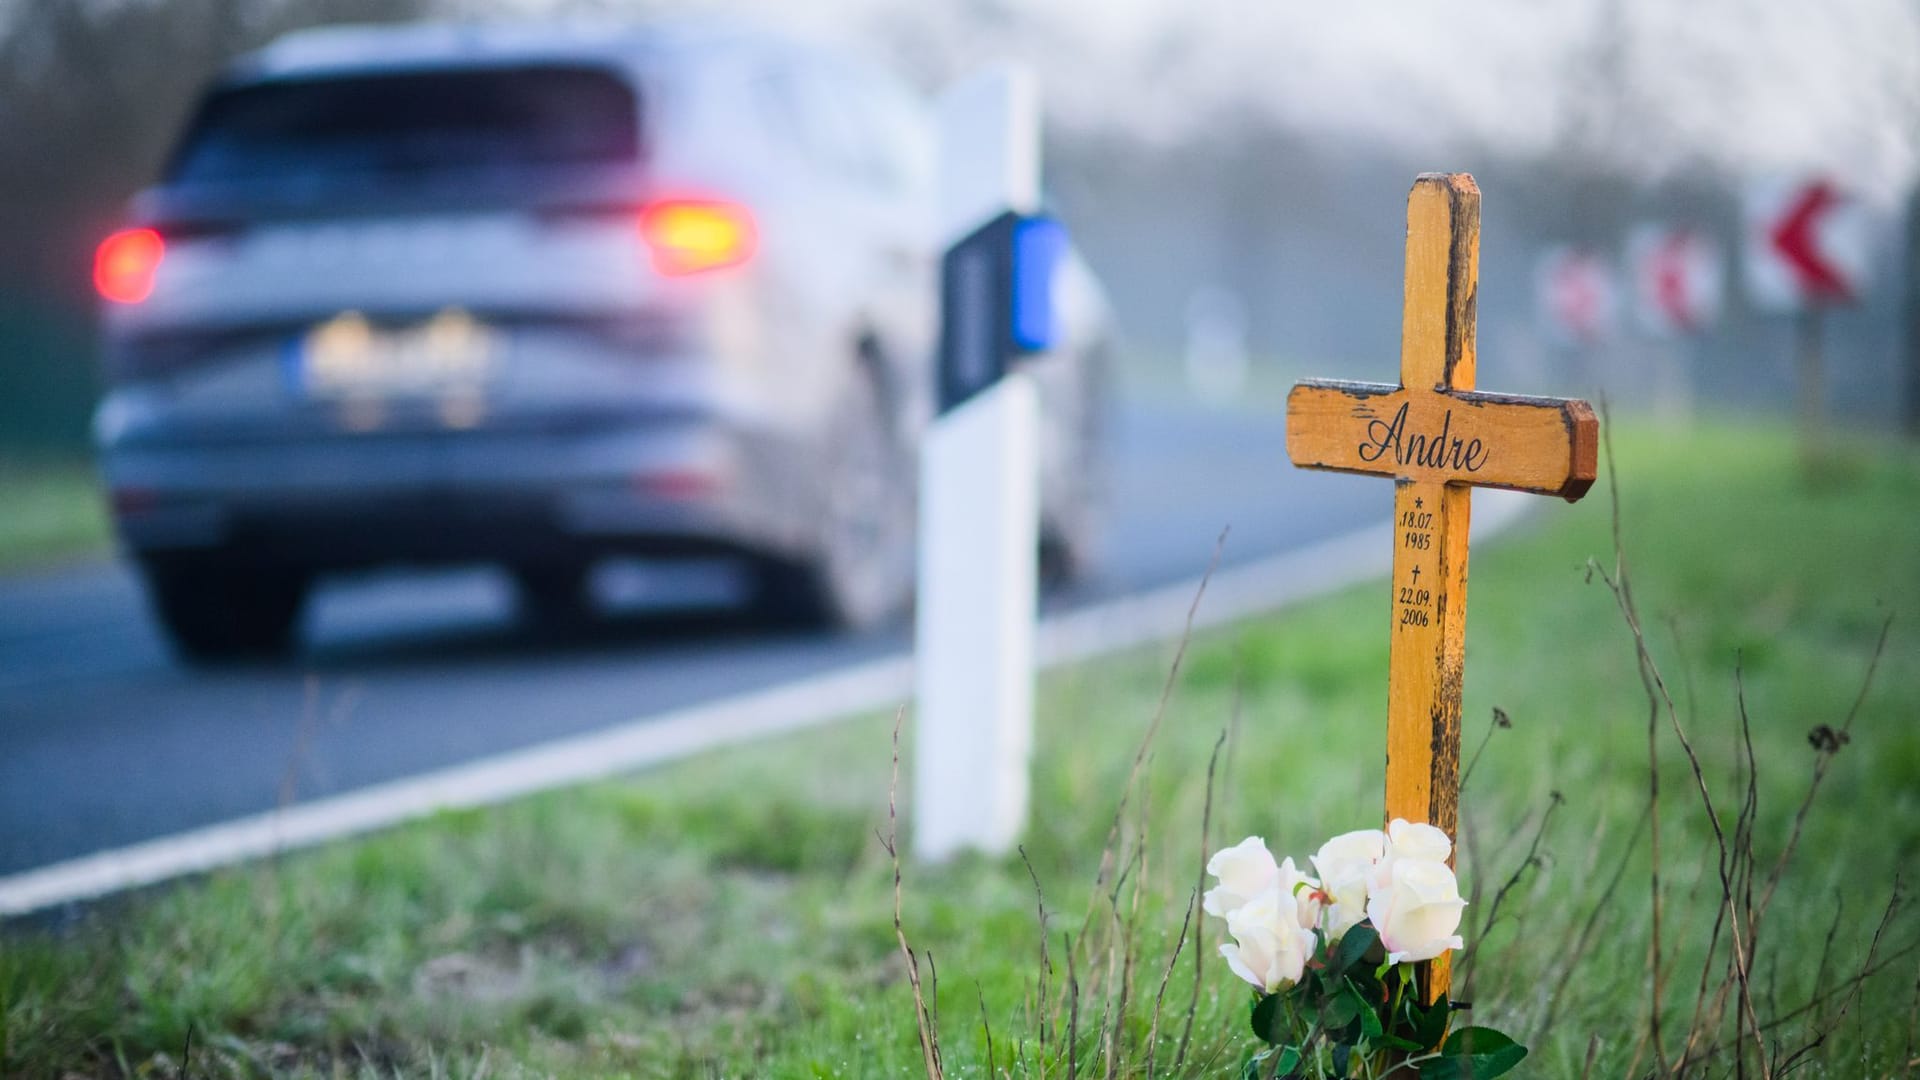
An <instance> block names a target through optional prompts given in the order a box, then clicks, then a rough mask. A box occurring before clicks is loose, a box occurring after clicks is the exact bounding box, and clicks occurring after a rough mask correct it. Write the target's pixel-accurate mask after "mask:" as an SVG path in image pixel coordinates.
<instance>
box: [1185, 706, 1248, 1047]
mask: <svg viewBox="0 0 1920 1080" xmlns="http://www.w3.org/2000/svg"><path fill="white" fill-rule="evenodd" d="M1236 685H1238V683H1237V680H1236ZM1236 700H1237V699H1236ZM1236 708H1237V705H1236ZM1226 745H1227V732H1225V731H1222V732H1221V733H1220V737H1219V738H1218V739H1215V740H1214V741H1213V753H1212V754H1211V755H1210V756H1208V758H1207V797H1206V801H1205V802H1203V803H1202V804H1201V807H1200V873H1199V876H1198V877H1197V878H1196V880H1195V881H1194V886H1193V894H1194V896H1196V897H1198V896H1200V895H1202V894H1203V893H1204V892H1205V891H1206V888H1207V861H1208V855H1207V846H1208V844H1209V843H1211V830H1212V828H1213V775H1214V770H1215V768H1217V767H1218V766H1219V764H1220V751H1221V748H1223V747H1225V746H1226ZM1194 903H1195V905H1196V906H1197V905H1198V904H1199V901H1198V900H1195V901H1194ZM1206 956H1207V950H1206V949H1205V948H1202V947H1201V945H1200V930H1199V928H1198V927H1195V928H1194V949H1193V997H1192V998H1191V999H1190V1000H1189V1001H1188V1002H1187V1021H1186V1024H1185V1025H1184V1026H1183V1027H1182V1029H1181V1031H1180V1050H1179V1052H1178V1053H1176V1054H1174V1056H1173V1071H1174V1072H1179V1071H1180V1066H1182V1065H1184V1064H1186V1062H1187V1046H1188V1044H1189V1043H1190V1042H1191V1041H1192V1040H1193V1017H1194V1014H1196V1013H1198V1012H1199V1011H1200V973H1201V970H1202V969H1203V968H1204V966H1205V963H1206Z"/></svg>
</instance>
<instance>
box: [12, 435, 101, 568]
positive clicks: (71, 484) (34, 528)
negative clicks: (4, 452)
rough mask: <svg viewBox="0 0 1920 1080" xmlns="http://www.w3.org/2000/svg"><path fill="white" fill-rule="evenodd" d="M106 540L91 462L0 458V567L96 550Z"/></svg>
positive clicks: (41, 562) (43, 561) (96, 481)
mask: <svg viewBox="0 0 1920 1080" xmlns="http://www.w3.org/2000/svg"><path fill="white" fill-rule="evenodd" d="M111 544H112V537H111V529H110V526H109V524H108V522H107V509H106V504H105V502H104V501H103V497H102V495H101V493H100V482H99V478H98V477H97V476H96V475H95V473H94V471H93V467H92V466H91V465H89V464H87V463H85V462H79V461H66V460H55V461H41V460H34V461H7V460H4V459H0V571H6V570H14V569H19V568H21V567H27V566H33V565H36V564H43V563H48V562H55V561H58V560H61V559H69V558H79V557H83V556H88V555H97V554H100V553H103V552H105V551H107V550H108V548H109V547H110V546H111Z"/></svg>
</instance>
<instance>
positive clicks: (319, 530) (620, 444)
mask: <svg viewBox="0 0 1920 1080" xmlns="http://www.w3.org/2000/svg"><path fill="white" fill-rule="evenodd" d="M778 442H779V441H778V440H775V439H773V438H771V437H766V436H759V435H755V434H753V433H750V432H742V431H739V430H736V429H733V428H729V427H727V426H725V425H723V424H721V423H720V422H718V421H716V420H713V419H709V418H701V419H684V418H682V419H675V420H671V421H667V420H659V421H649V422H646V423H643V424H634V425H628V426H621V427H617V428H612V429H601V430H594V431H573V432H554V431H539V432H535V431H528V432H511V433H507V432H488V431H470V432H459V433H441V434H433V435H426V436H402V435H392V436H378V437H349V438H337V439H326V440H316V441H311V442H304V443H291V444H288V443H273V442H260V441H250V442H245V443H226V444H201V445H191V446H156V445H142V446H138V447H121V448H117V449H114V450H111V451H110V452H109V453H108V454H107V456H106V459H105V466H106V471H107V479H108V485H109V488H110V489H111V492H112V496H113V501H114V508H115V519H116V523H117V525H118V528H119V532H120V536H121V539H122V542H123V544H124V545H125V547H126V548H127V549H129V551H130V552H132V553H133V554H136V555H139V556H143V557H164V556H168V555H177V556H194V555H202V556H209V557H218V558H220V559H222V560H227V561H232V562H234V563H239V564H250V565H290V566H300V567H305V568H311V569H315V570H328V569H346V568H353V567H360V566H371V565H378V564H385V563H438V562H480V561H503V562H514V561H532V562H538V561H552V560H562V559H580V558H591V557H595V556H599V555H607V554H635V555H648V556H663V557H674V556H688V555H707V554H776V555H787V556H793V555H805V554H807V553H808V551H809V545H810V544H811V543H812V542H813V541H812V538H811V531H810V530H809V528H808V524H807V522H808V520H809V518H810V516H811V514H810V509H809V507H810V506H811V505H813V502H812V500H811V498H810V495H811V493H812V492H813V491H814V490H815V488H814V485H815V484H816V483H817V481H815V480H813V479H812V477H816V476H818V471H817V470H814V469H812V468H811V467H810V463H808V462H807V461H806V460H805V457H804V454H802V453H801V452H799V451H797V450H796V449H794V448H793V447H791V446H782V445H778Z"/></svg>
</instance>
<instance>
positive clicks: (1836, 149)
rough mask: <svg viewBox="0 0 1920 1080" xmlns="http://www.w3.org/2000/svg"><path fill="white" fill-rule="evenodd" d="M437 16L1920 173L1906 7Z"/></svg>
mask: <svg viewBox="0 0 1920 1080" xmlns="http://www.w3.org/2000/svg"><path fill="white" fill-rule="evenodd" d="M28 2H33V3H42V2H46V3H76V4H82V5H84V6H85V7H87V8H88V9H91V10H93V11H95V12H102V11H106V10H110V9H114V8H119V7H124V6H128V5H137V4H149V3H156V2H158V3H164V2H166V0H0V32H4V30H5V26H6V23H7V22H8V21H9V20H8V16H7V12H8V10H9V9H10V8H11V7H12V5H14V4H25V3H28ZM252 2H253V3H255V4H258V5H259V8H260V9H271V8H275V7H281V8H287V7H290V6H293V5H298V4H299V3H300V2H301V0H252ZM436 2H437V3H438V5H439V6H440V8H441V9H442V10H445V11H448V12H450V13H455V14H458V15H463V16H486V15H507V14H550V13H555V12H564V13H568V14H577V15H588V14H608V15H632V14H636V13H645V12H649V11H658V10H663V9H675V10H685V9H715V8H718V9H721V10H732V11H736V12H741V13H744V14H749V15H752V16H754V17H756V18H764V19H770V20H773V21H779V22H784V23H788V24H790V25H794V26H797V27H801V28H804V29H806V30H807V31H809V32H811V33H813V34H815V35H819V36H826V37H834V38H840V39H843V40H847V41H851V42H853V43H856V44H859V45H862V46H865V47H867V48H869V49H873V48H879V49H883V50H887V51H890V52H891V53H893V54H894V59H895V61H896V63H897V62H899V60H900V58H901V57H902V56H906V57H908V58H909V59H910V60H911V62H914V63H915V64H916V65H917V66H920V67H922V68H923V69H924V68H944V69H945V71H946V72H952V71H958V70H962V69H964V68H966V67H969V66H971V65H974V64H978V63H981V62H983V61H987V60H992V59H1001V58H1007V57H1015V58H1021V59H1025V60H1027V61H1028V62H1030V63H1032V64H1033V66H1034V67H1036V68H1037V69H1038V70H1039V71H1040V73H1041V75H1042V78H1043V80H1044V85H1045V87H1046V93H1047V106H1048V109H1049V112H1050V114H1051V115H1052V116H1053V117H1054V118H1055V120H1056V122H1064V123H1071V124H1088V125H1099V126H1116V127H1120V128H1125V129H1128V130H1131V131H1134V132H1138V133H1140V134H1143V135H1146V136H1150V137H1178V136H1180V135H1182V134H1185V133H1190V132H1192V131H1194V130H1195V129H1196V128H1198V127H1200V126H1203V125H1208V124H1218V123H1220V122H1221V120H1222V117H1225V116H1230V115H1232V114H1234V113H1236V112H1238V111H1240V110H1244V109H1257V110H1260V111H1261V112H1263V113H1264V114H1265V115H1267V116H1270V117H1272V118H1274V119H1275V120H1277V121H1279V122H1281V123H1283V124H1285V125H1286V126H1288V127H1290V128H1293V129H1296V130H1301V131H1306V132H1314V133H1325V134H1328V135H1331V136H1333V137H1336V138H1360V139H1368V140H1378V141H1381V142H1385V143H1388V144H1391V145H1394V146H1399V147H1403V148H1405V149H1408V150H1412V151H1439V150H1445V149H1447V148H1449V147H1458V146H1461V145H1470V146H1474V147H1476V148H1484V149H1493V150H1500V151H1507V152H1512V153H1519V154H1541V153H1548V152H1559V153H1585V154H1588V155H1592V156H1598V157H1600V158H1602V159H1604V160H1605V161H1607V162H1608V163H1609V164H1610V166H1611V167H1613V168H1616V169H1619V170H1622V171H1628V172H1632V173H1634V174H1636V175H1642V176H1647V177H1659V176H1662V175H1665V174H1668V173H1670V172H1671V171H1673V170H1676V169H1683V168H1693V167H1701V166H1706V167H1711V168H1714V169H1718V170H1721V171H1724V172H1727V173H1735V174H1743V173H1750V172H1767V171H1781V170H1801V169H1810V168H1820V169H1828V170H1833V171H1835V172H1836V173H1837V174H1838V175H1840V176H1842V177H1844V178H1845V179H1846V180H1847V181H1849V182H1850V183H1851V184H1852V185H1854V186H1855V187H1856V188H1858V189H1860V190H1861V191H1862V192H1863V193H1865V194H1867V195H1868V196H1869V197H1870V198H1872V199H1873V200H1874V201H1876V202H1881V203H1887V202H1890V201H1891V200H1892V199H1894V198H1895V197H1897V195H1898V194H1899V193H1901V192H1903V191H1904V190H1905V189H1906V188H1907V187H1908V186H1909V185H1910V184H1911V183H1912V182H1913V181H1914V179H1915V177H1916V175H1917V174H1920V0H1456V2H1449V3H1436V2H1432V0H1317V2H1311V3H1309V2H1303V0H1024V2H1021V0H436ZM192 7H193V5H186V6H183V9H182V10H183V11H184V10H188V9H190V8H192ZM16 10H17V9H16ZM242 10H243V11H246V8H245V7H244V6H243V8H242ZM258 10H259V9H255V12H250V13H257V11H258Z"/></svg>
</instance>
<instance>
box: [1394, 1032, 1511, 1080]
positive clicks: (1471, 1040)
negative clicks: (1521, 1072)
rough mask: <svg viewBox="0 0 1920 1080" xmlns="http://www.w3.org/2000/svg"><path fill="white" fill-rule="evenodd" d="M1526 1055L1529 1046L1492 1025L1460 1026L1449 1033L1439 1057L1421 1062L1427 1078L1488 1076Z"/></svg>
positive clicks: (1480, 1078) (1451, 1079)
mask: <svg viewBox="0 0 1920 1080" xmlns="http://www.w3.org/2000/svg"><path fill="white" fill-rule="evenodd" d="M1526 1056H1527V1048H1526V1047H1524V1046H1521V1045H1520V1044H1519V1043H1517V1042H1514V1041H1513V1040H1512V1039H1510V1038H1508V1037H1507V1036H1506V1035H1504V1034H1502V1033H1500V1032H1498V1031H1495V1030H1493V1029H1492V1028H1484V1027H1466V1028H1460V1029H1459V1030H1457V1031H1455V1032H1453V1033H1452V1034H1451V1035H1448V1036H1447V1041H1446V1043H1445V1044H1444V1045H1442V1046H1441V1047H1440V1056H1439V1057H1437V1058H1434V1059H1432V1060H1430V1061H1423V1062H1421V1063H1420V1075H1421V1077H1422V1078H1424V1080H1488V1078H1489V1077H1494V1076H1499V1075H1501V1074H1502V1073H1505V1072H1507V1071H1509V1070H1511V1069H1512V1068H1513V1067H1514V1066H1516V1065H1518V1064H1520V1062H1521V1061H1522V1060H1524V1059H1525V1058H1526Z"/></svg>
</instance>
